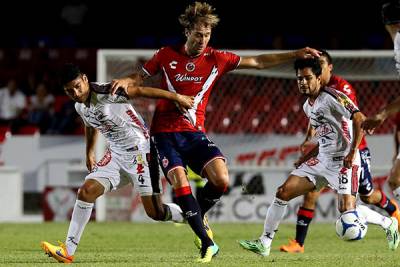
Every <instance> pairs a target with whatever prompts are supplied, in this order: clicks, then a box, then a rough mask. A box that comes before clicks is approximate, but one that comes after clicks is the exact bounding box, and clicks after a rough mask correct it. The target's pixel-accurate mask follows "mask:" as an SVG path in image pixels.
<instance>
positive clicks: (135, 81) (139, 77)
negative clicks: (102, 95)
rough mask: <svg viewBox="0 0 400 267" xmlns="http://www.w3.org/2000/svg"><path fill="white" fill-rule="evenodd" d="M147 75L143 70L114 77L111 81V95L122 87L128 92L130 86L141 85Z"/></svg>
mask: <svg viewBox="0 0 400 267" xmlns="http://www.w3.org/2000/svg"><path fill="white" fill-rule="evenodd" d="M147 77H148V75H147V74H146V73H145V72H144V71H143V70H141V71H140V72H139V73H132V74H130V75H129V76H127V77H124V78H120V79H114V80H112V81H111V95H114V94H115V93H116V92H117V90H118V89H120V88H122V89H123V90H124V91H125V92H126V91H127V89H128V87H129V86H140V85H142V84H143V81H144V80H145V79H146V78H147Z"/></svg>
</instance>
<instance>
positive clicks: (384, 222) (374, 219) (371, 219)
mask: <svg viewBox="0 0 400 267" xmlns="http://www.w3.org/2000/svg"><path fill="white" fill-rule="evenodd" d="M356 210H357V212H358V214H359V216H363V217H364V218H365V220H366V221H367V223H372V224H377V225H380V226H381V227H382V228H383V229H387V228H388V227H389V226H390V225H391V224H392V220H391V219H390V218H389V217H386V216H383V215H381V214H379V213H378V212H376V211H373V210H371V209H370V208H368V207H367V206H364V205H358V206H357V208H356Z"/></svg>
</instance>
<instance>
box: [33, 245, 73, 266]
mask: <svg viewBox="0 0 400 267" xmlns="http://www.w3.org/2000/svg"><path fill="white" fill-rule="evenodd" d="M59 243H60V245H59V246H55V245H52V244H50V243H48V242H45V241H43V242H41V244H40V245H41V246H42V249H43V250H44V252H45V253H46V254H47V255H49V257H53V258H54V259H56V260H57V261H58V262H63V263H72V262H73V260H74V256H70V255H68V252H67V249H66V248H65V245H64V244H63V243H61V242H59Z"/></svg>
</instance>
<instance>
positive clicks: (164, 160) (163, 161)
mask: <svg viewBox="0 0 400 267" xmlns="http://www.w3.org/2000/svg"><path fill="white" fill-rule="evenodd" d="M161 162H162V165H163V167H164V168H167V166H168V163H169V161H168V159H167V158H166V157H164V158H163V159H162V161H161Z"/></svg>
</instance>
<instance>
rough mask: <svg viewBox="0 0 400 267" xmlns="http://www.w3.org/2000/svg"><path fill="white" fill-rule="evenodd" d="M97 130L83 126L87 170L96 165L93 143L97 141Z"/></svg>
mask: <svg viewBox="0 0 400 267" xmlns="http://www.w3.org/2000/svg"><path fill="white" fill-rule="evenodd" d="M97 136H98V130H97V129H95V128H93V127H89V126H86V127H85V139H86V167H87V168H88V170H89V171H92V170H93V168H94V167H95V166H96V155H95V150H94V148H95V145H96V141H97Z"/></svg>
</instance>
